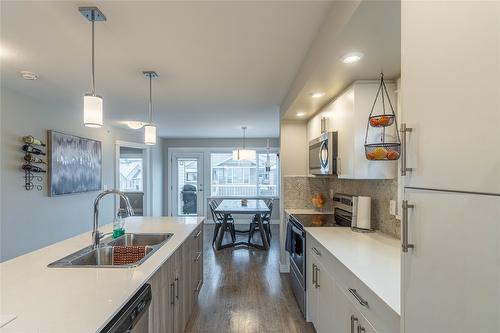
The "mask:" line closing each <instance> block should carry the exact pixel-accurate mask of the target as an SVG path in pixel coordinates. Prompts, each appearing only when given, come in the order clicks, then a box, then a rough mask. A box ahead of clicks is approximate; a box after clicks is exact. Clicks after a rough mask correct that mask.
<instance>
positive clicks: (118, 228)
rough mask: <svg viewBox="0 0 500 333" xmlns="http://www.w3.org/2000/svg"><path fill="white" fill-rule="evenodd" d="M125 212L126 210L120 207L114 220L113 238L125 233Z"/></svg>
mask: <svg viewBox="0 0 500 333" xmlns="http://www.w3.org/2000/svg"><path fill="white" fill-rule="evenodd" d="M123 214H125V210H124V209H122V208H120V209H119V210H118V213H117V214H116V217H115V219H114V220H113V238H118V237H120V236H122V235H124V234H125V229H124V228H123V226H124V225H125V221H124V219H123Z"/></svg>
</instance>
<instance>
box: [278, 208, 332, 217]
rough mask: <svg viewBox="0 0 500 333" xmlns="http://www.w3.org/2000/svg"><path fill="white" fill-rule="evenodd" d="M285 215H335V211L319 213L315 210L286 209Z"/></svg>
mask: <svg viewBox="0 0 500 333" xmlns="http://www.w3.org/2000/svg"><path fill="white" fill-rule="evenodd" d="M285 213H287V214H288V215H291V214H333V213H334V212H333V211H324V212H322V211H319V210H315V209H300V208H297V209H295V208H290V209H285Z"/></svg>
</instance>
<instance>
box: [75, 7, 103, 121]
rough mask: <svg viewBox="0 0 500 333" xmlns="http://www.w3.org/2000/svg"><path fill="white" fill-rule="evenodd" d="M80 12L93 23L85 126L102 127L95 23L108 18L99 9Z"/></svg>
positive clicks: (86, 9) (87, 8) (84, 102)
mask: <svg viewBox="0 0 500 333" xmlns="http://www.w3.org/2000/svg"><path fill="white" fill-rule="evenodd" d="M78 11H79V12H80V13H81V14H82V15H83V16H85V17H86V18H87V20H89V21H90V22H92V74H91V80H92V92H91V93H88V94H85V95H84V96H83V124H84V125H85V126H87V127H101V126H102V124H103V121H102V119H103V115H102V105H103V101H102V97H101V96H99V95H97V94H96V93H95V61H94V56H95V51H94V23H95V22H96V21H106V16H104V14H103V13H102V12H101V11H100V10H99V8H97V7H80V8H78Z"/></svg>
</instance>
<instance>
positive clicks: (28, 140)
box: [23, 135, 45, 147]
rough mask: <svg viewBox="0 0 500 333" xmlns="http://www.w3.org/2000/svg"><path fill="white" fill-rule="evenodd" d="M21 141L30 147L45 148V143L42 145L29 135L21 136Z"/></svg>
mask: <svg viewBox="0 0 500 333" xmlns="http://www.w3.org/2000/svg"><path fill="white" fill-rule="evenodd" d="M23 141H24V142H25V143H28V144H30V145H37V146H42V147H45V143H43V142H42V141H41V140H38V139H37V138H34V137H32V136H31V135H28V136H23Z"/></svg>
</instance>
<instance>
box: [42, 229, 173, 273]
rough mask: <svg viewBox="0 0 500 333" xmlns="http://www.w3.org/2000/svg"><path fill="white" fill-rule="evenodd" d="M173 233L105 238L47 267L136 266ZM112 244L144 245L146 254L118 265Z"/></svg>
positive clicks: (133, 234) (130, 234)
mask: <svg viewBox="0 0 500 333" xmlns="http://www.w3.org/2000/svg"><path fill="white" fill-rule="evenodd" d="M172 235H173V234H171V233H166V234H142V233H141V234H135V233H127V234H124V235H123V236H120V237H118V238H114V239H113V238H112V237H109V238H105V239H103V240H102V241H101V245H100V246H99V247H97V248H94V247H93V246H87V247H85V248H83V249H81V250H79V251H76V252H75V253H72V254H70V255H68V256H66V257H64V258H62V259H59V260H57V261H54V262H53V263H50V264H49V265H48V267H98V268H105V267H122V268H123V267H125V268H127V267H136V266H139V265H140V264H142V263H143V262H144V261H146V260H147V259H148V258H149V257H151V255H152V254H153V253H155V252H156V251H157V250H158V249H159V248H160V247H162V246H163V245H164V244H165V243H166V242H167V241H168V240H169V239H170V238H171V237H172ZM114 246H144V247H145V248H146V255H145V256H144V257H143V258H142V259H140V260H138V261H136V262H133V263H130V264H125V265H122V264H120V265H118V264H114V263H113V247H114Z"/></svg>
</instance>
